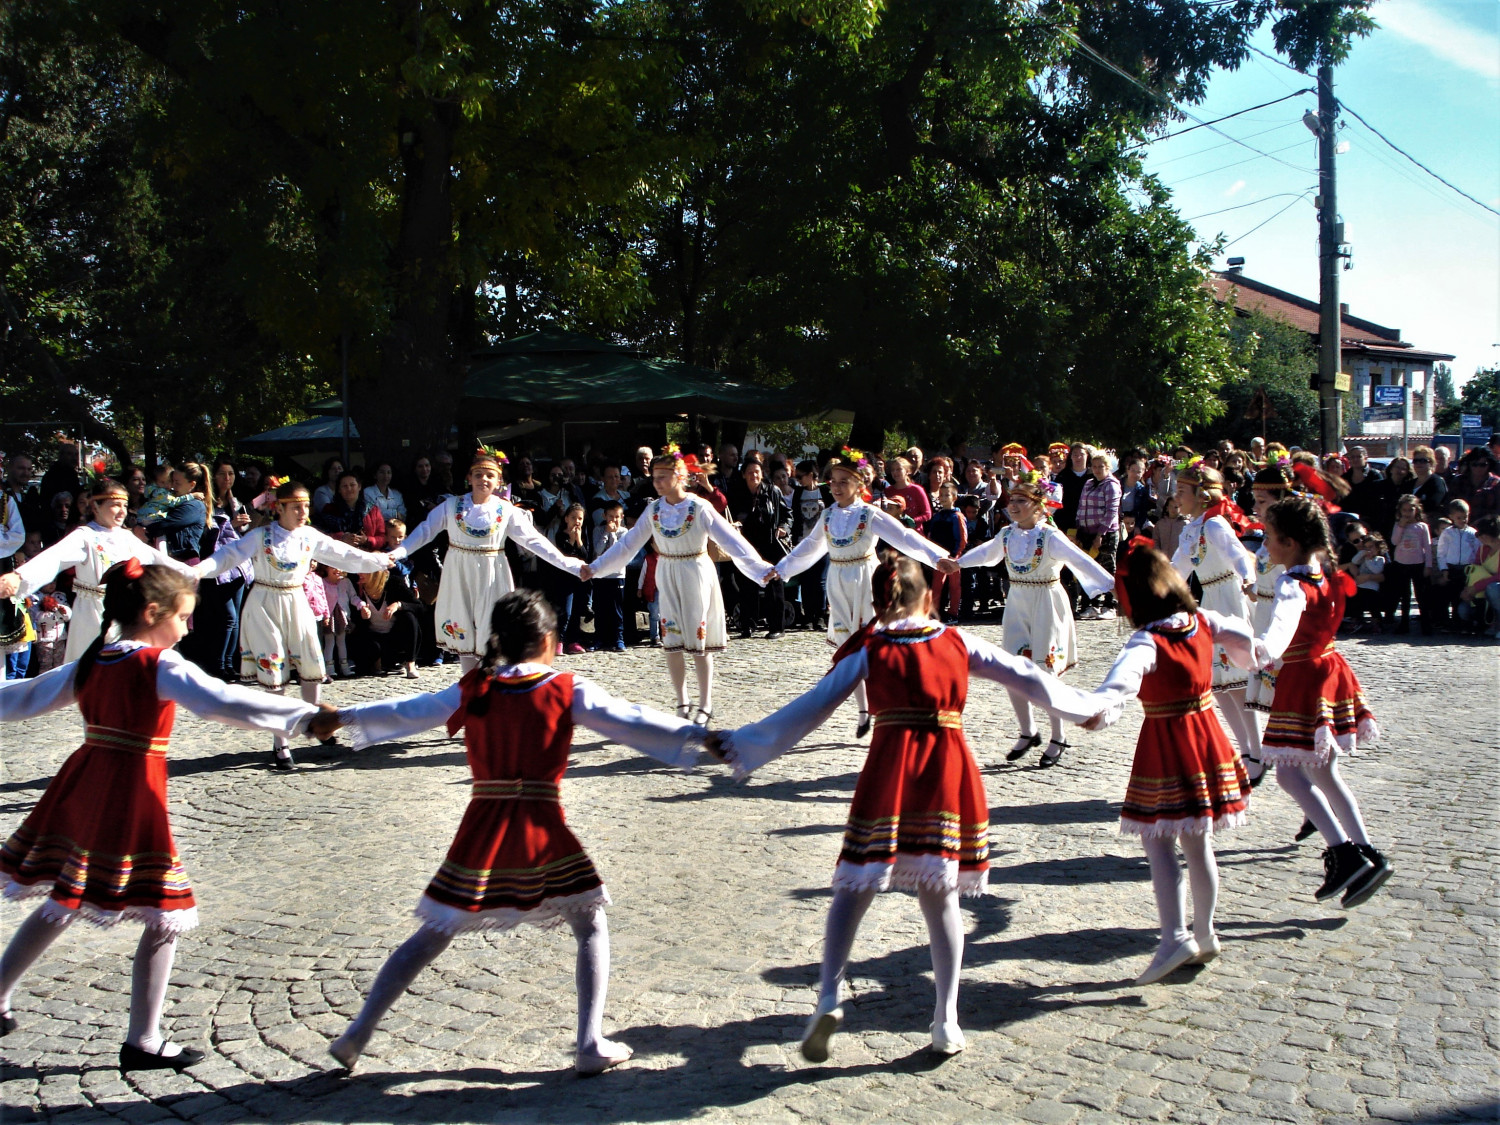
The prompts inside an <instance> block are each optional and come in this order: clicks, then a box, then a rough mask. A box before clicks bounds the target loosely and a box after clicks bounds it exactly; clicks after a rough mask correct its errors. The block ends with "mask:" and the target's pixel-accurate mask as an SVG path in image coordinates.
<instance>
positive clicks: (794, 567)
mask: <svg viewBox="0 0 1500 1125" xmlns="http://www.w3.org/2000/svg"><path fill="white" fill-rule="evenodd" d="M830 510H831V509H824V510H823V511H822V512H821V513H819V515H818V518H817V521H816V522H815V523H814V524H813V525H812V527H810V528H808V530H807V534H806V535H804V536H803V537H802V541H801V542H800V543H798V544H797V545H796V546H795V547H793V548H792V549H791V551H789V552H788V553H787V556H786V557H785V558H784V559H782V560H781V561H780V562H779V563H777V564H776V573H777V574H778V575H780V576H781V580H782V581H783V582H784V581H786V580H787V579H789V578H795V577H796V576H797V575H799V574H801V573H802V572H803V571H804V570H806V569H807V568H808V567H810V566H812V564H813V563H815V562H817V561H818V560H819V559H821V558H822V557H823V556H824V555H826V554H827V553H828V533H827V532H826V531H825V530H824V529H823V524H824V522H825V521H826V520H827V519H828V512H829V511H830Z"/></svg>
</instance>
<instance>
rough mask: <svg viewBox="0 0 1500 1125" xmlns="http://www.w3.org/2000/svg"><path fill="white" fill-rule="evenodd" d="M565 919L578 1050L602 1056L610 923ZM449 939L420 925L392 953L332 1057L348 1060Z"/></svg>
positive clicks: (592, 916)
mask: <svg viewBox="0 0 1500 1125" xmlns="http://www.w3.org/2000/svg"><path fill="white" fill-rule="evenodd" d="M568 923H569V925H571V926H572V927H573V937H574V938H575V939H576V940H577V942H578V960H577V964H576V967H575V972H574V981H575V983H576V986H577V990H578V1039H577V1045H578V1053H579V1054H581V1055H602V1054H607V1053H609V1051H608V1048H609V1047H611V1046H613V1044H611V1043H610V1042H609V1041H608V1040H606V1039H605V1038H604V1030H603V1023H604V998H605V993H606V992H607V991H608V989H609V924H608V922H607V921H606V920H605V917H604V911H603V910H602V909H600V910H594V911H592V912H590V913H587V914H570V915H569V916H568ZM452 941H453V935H452V934H444V933H439V932H438V931H437V930H433V929H430V928H428V927H427V926H423V927H422V928H421V929H419V930H418V931H417V932H416V933H414V934H412V936H411V937H409V938H407V939H406V941H405V942H403V943H402V944H401V945H400V946H398V947H397V949H396V951H395V952H394V953H392V954H391V955H390V957H389V958H388V959H387V961H386V963H385V964H384V965H383V966H381V969H380V972H379V973H377V974H376V976H375V983H374V984H373V985H372V986H371V988H370V995H369V996H368V997H367V998H366V1000H365V1003H364V1007H362V1008H361V1009H360V1011H359V1015H358V1016H356V1017H355V1019H354V1022H353V1023H351V1024H350V1025H349V1028H348V1030H346V1031H345V1032H344V1034H343V1035H341V1036H339V1037H338V1038H337V1039H335V1040H334V1041H333V1043H332V1044H330V1049H331V1050H332V1051H333V1054H334V1056H335V1057H336V1058H338V1059H339V1060H340V1061H342V1062H343V1063H344V1064H345V1065H351V1064H352V1063H353V1061H354V1060H355V1059H356V1058H358V1057H359V1056H360V1055H361V1054H362V1053H363V1052H364V1049H365V1047H366V1045H368V1043H369V1042H370V1037H371V1036H372V1035H374V1034H375V1029H376V1028H377V1027H379V1026H380V1021H381V1020H382V1019H384V1018H385V1014H386V1012H388V1011H389V1010H390V1008H391V1005H392V1004H394V1003H395V1002H396V1001H397V1000H399V999H400V998H401V996H402V995H403V994H404V993H405V992H406V990H407V989H408V988H410V987H411V985H412V982H413V981H414V980H416V979H417V977H418V976H419V975H420V974H421V972H422V970H423V969H425V968H427V966H428V965H430V964H432V962H433V961H435V960H436V959H437V956H438V954H440V953H442V952H443V950H445V949H447V948H448V946H449V944H450V943H451V942H452Z"/></svg>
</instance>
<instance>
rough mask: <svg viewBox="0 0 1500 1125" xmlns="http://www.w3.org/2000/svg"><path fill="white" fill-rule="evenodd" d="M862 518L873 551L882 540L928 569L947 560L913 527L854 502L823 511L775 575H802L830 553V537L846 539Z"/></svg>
mask: <svg viewBox="0 0 1500 1125" xmlns="http://www.w3.org/2000/svg"><path fill="white" fill-rule="evenodd" d="M861 519H864V520H865V521H867V522H866V526H865V530H864V534H865V535H866V536H868V537H869V538H870V550H871V551H872V552H873V550H874V544H875V542H876V541H877V540H884V541H885V542H886V543H889V544H890V545H891V546H892V547H894V548H896V550H898V551H900V552H901V553H902V554H903V555H909V556H910V557H911V558H914V559H916V560H917V561H918V562H922V563H926V564H927V565H928V566H936V565H937V564H938V562H939V561H941V560H942V559H945V558H947V557H948V555H947V552H945V551H944V550H943V549H942V548H941V547H939V546H938V545H937V544H936V543H934V542H933V541H932V540H931V539H927V538H925V537H923V536H921V535H919V534H917V532H916V531H915V530H914V529H913V528H910V527H907V526H906V525H905V524H904V523H902V522H901V521H900V520H898V519H896V518H895V517H894V516H890V515H887V514H886V513H885V512H882V511H881V510H880V509H879V508H877V507H875V506H874V505H873V504H866V503H864V502H863V501H858V500H857V501H855V502H854V503H852V504H850V505H849V506H848V507H840V506H838V505H835V506H834V507H832V508H825V509H824V510H823V511H822V513H820V514H819V516H818V522H817V524H816V525H814V526H813V527H812V528H811V529H809V531H808V533H807V534H806V535H804V536H803V537H802V540H801V542H799V543H798V544H797V545H796V546H795V547H793V548H792V550H791V553H790V554H789V555H787V556H786V558H784V559H782V560H781V561H780V562H779V563H777V564H776V573H777V574H779V575H780V576H781V577H782V578H783V579H787V578H792V577H794V576H796V575H798V574H801V573H802V572H803V571H804V570H806V569H807V568H808V567H810V566H812V564H813V563H815V562H817V561H818V560H819V559H821V558H822V557H823V556H824V555H826V554H828V553H829V550H828V547H829V543H828V541H829V539H830V538H833V539H848V538H849V537H850V536H851V535H853V534H854V533H855V532H856V530H857V529H858V527H859V521H860V520H861Z"/></svg>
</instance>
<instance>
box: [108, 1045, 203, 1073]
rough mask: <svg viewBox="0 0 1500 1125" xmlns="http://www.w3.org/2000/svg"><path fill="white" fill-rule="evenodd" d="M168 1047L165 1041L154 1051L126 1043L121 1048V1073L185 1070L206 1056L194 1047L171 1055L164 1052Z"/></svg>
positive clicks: (185, 1048)
mask: <svg viewBox="0 0 1500 1125" xmlns="http://www.w3.org/2000/svg"><path fill="white" fill-rule="evenodd" d="M166 1049H167V1044H166V1043H165V1041H163V1043H162V1045H161V1046H160V1047H158V1048H157V1049H156V1050H155V1051H154V1052H153V1051H143V1050H141V1049H140V1048H139V1047H132V1046H131V1045H130V1044H129V1043H126V1044H125V1045H124V1046H122V1047H121V1048H120V1073H121V1074H129V1073H130V1072H131V1071H132V1070H176V1071H184V1070H186V1069H187V1068H188V1067H190V1066H197V1065H198V1064H199V1063H201V1062H202V1061H203V1060H204V1058H205V1057H206V1056H205V1055H204V1053H203V1052H202V1051H199V1050H196V1049H195V1048H193V1047H184V1048H183V1049H182V1051H181V1053H179V1054H176V1055H170V1056H167V1055H163V1054H162V1051H164V1050H166Z"/></svg>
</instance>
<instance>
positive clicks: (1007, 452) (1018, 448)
mask: <svg viewBox="0 0 1500 1125" xmlns="http://www.w3.org/2000/svg"><path fill="white" fill-rule="evenodd" d="M1000 456H1002V457H1027V456H1029V454H1028V453H1027V452H1026V447H1025V446H1024V445H1022V444H1021V443H1020V442H1018V441H1011V442H1006V443H1005V444H1004V445H1002V446H1001V447H1000Z"/></svg>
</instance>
